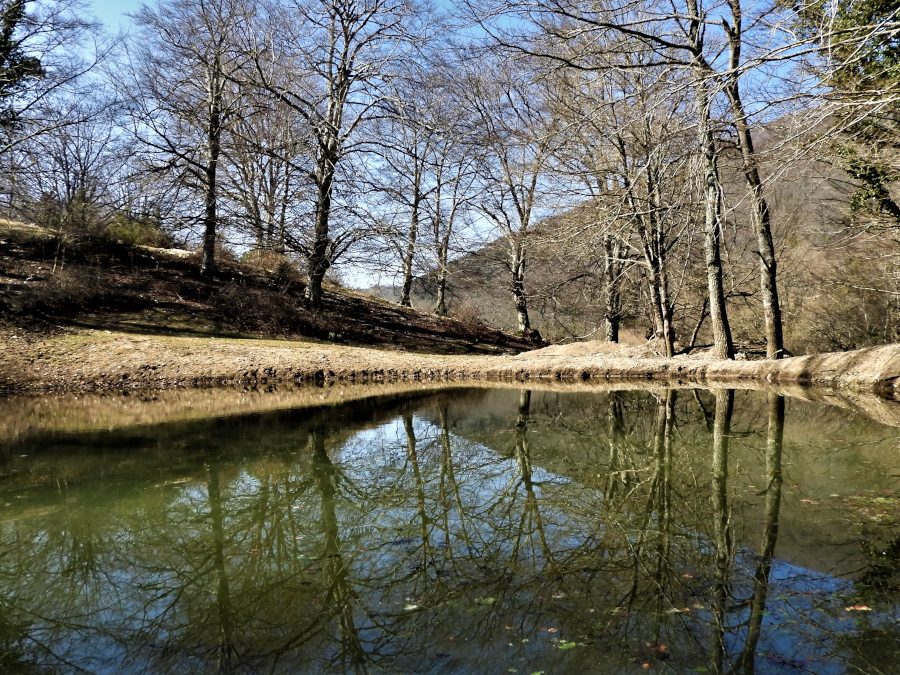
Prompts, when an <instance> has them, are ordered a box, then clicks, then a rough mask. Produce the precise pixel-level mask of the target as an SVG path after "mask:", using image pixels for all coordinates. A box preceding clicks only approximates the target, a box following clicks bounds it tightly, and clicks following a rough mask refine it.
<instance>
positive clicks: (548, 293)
mask: <svg viewBox="0 0 900 675" xmlns="http://www.w3.org/2000/svg"><path fill="white" fill-rule="evenodd" d="M786 137H789V134H788V133H787V132H782V133H777V134H776V133H774V132H773V133H766V134H760V136H759V139H758V143H759V146H760V152H761V157H762V170H763V174H764V176H765V177H766V179H767V188H768V190H769V192H768V199H769V204H770V207H771V210H772V223H773V227H774V235H775V238H776V248H777V251H778V255H779V260H780V271H779V278H780V289H779V290H780V293H781V300H782V304H783V314H784V320H785V334H786V338H787V341H788V347H789V348H790V349H791V350H792V351H793V352H794V353H804V352H820V351H834V350H845V349H854V348H859V347H864V346H870V345H874V344H881V343H884V342H891V341H894V342H896V341H898V340H900V285H898V284H900V274H898V272H897V270H898V265H900V228H894V229H890V228H888V229H885V228H876V227H869V226H867V224H866V223H865V220H864V218H859V217H855V216H854V215H853V214H851V212H850V208H849V202H850V196H851V194H852V193H853V191H854V190H855V186H854V183H853V181H852V180H851V179H850V177H849V176H848V175H847V174H846V173H844V172H843V171H841V170H840V169H839V168H837V167H836V166H835V165H834V164H832V163H830V162H829V161H827V160H826V159H824V158H823V154H822V153H821V152H819V153H818V154H815V156H812V154H807V155H803V154H801V153H799V152H796V151H794V150H792V149H791V148H789V147H787V145H784V144H782V142H781V141H780V140H779V139H781V138H786ZM721 168H722V180H723V184H724V192H725V199H726V206H727V209H728V212H727V225H726V231H725V249H724V253H723V257H724V258H725V262H726V268H727V272H726V284H727V291H728V293H729V296H730V297H729V310H730V313H731V320H732V329H733V331H734V334H735V339H736V341H737V342H738V343H739V344H741V345H746V346H747V347H748V348H751V350H752V347H753V345H758V344H760V343H762V341H763V335H764V333H763V315H762V308H761V303H760V301H759V298H758V288H759V279H758V272H757V265H758V262H757V257H756V252H755V251H756V242H755V238H754V236H753V234H752V228H751V226H750V223H749V216H748V210H747V209H748V205H747V199H746V198H745V195H746V187H745V185H744V183H743V178H742V176H741V174H740V171H739V165H738V160H737V158H736V156H735V155H734V153H733V152H729V153H725V154H724V155H723V157H722V165H721ZM565 222H566V221H565V217H564V216H560V217H557V218H555V219H553V220H552V221H550V222H547V223H542V224H541V225H539V226H538V227H536V228H535V229H534V232H533V236H532V237H531V238H530V240H529V260H528V268H527V276H526V290H527V291H528V293H529V303H530V307H529V308H530V313H531V320H532V324H533V325H535V327H536V328H538V329H539V330H540V331H541V333H542V334H543V335H544V337H546V338H549V339H551V340H554V341H558V340H563V339H578V338H584V337H585V336H591V337H598V334H597V330H598V328H600V327H602V325H603V316H604V311H605V300H604V294H603V287H602V276H601V275H602V261H603V248H602V245H601V243H600V241H599V240H598V237H597V236H596V234H592V233H591V230H590V229H589V228H584V227H581V228H579V227H577V226H572V222H570V223H569V226H566V225H565ZM596 231H597V228H596V227H595V228H593V232H596ZM678 246H681V247H683V248H681V249H680V250H679V249H677V248H676V249H675V260H676V263H675V268H674V269H673V271H672V284H673V289H672V290H673V292H674V293H676V294H677V296H676V300H675V321H676V334H677V336H678V337H679V338H680V339H682V340H684V341H686V340H687V339H688V338H689V337H690V335H691V333H692V331H693V329H694V327H695V326H696V323H697V320H698V317H699V315H700V312H701V308H702V307H703V298H704V295H705V293H706V290H705V285H706V282H705V276H704V275H705V272H704V270H703V251H702V239H700V237H699V235H697V234H695V235H694V236H693V238H690V237H689V236H688V235H685V236H684V237H683V239H682V240H681V241H680V242H679V244H678ZM685 256H687V257H685ZM632 257H634V258H639V255H638V254H637V253H636V252H635V253H634V254H632ZM506 258H507V252H506V242H505V241H503V240H502V239H501V240H497V241H494V242H491V243H489V244H487V245H486V246H484V247H483V248H481V249H480V250H478V251H475V252H473V253H470V254H468V255H465V256H462V257H460V258H458V259H457V260H456V261H455V262H454V263H453V265H452V269H451V274H450V287H449V297H450V299H451V301H450V306H451V313H455V314H457V315H465V316H474V317H477V318H479V319H480V320H482V321H485V322H487V323H489V324H490V325H492V326H494V327H497V328H506V329H509V328H510V327H512V326H514V325H515V309H514V305H513V300H512V294H511V293H510V292H509V289H508V287H509V283H508V281H507V277H508V272H507V271H506V270H505V267H504V264H505V260H506ZM624 284H625V287H624V297H625V320H624V323H623V325H624V328H625V331H624V335H625V338H626V339H630V340H631V341H633V342H636V341H638V340H643V339H644V337H645V336H646V334H647V332H648V329H649V328H650V327H651V324H652V322H651V320H650V318H649V316H647V315H646V314H645V312H646V310H645V307H646V305H647V303H646V301H645V300H644V298H643V297H642V293H646V290H645V288H644V283H643V280H642V269H641V266H640V265H635V266H633V267H632V268H631V270H630V271H629V272H628V274H627V275H626V279H625V280H624ZM813 288H814V289H817V291H816V292H815V293H811V292H810V289H813ZM417 290H418V292H419V294H420V298H419V302H420V303H421V304H422V305H423V306H428V303H430V301H431V299H430V298H431V296H430V291H431V289H430V288H429V283H428V276H427V275H426V276H424V277H422V278H421V279H420V280H419V284H418V285H417ZM706 330H708V322H707V324H706V325H704V326H703V329H702V330H701V333H700V336H699V343H700V344H703V343H709V342H711V338H710V336H709V335H707V334H706Z"/></svg>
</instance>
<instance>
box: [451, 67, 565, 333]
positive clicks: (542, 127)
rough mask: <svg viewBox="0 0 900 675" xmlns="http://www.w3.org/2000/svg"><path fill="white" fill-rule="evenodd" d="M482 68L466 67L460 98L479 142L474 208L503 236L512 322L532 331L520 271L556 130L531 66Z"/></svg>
mask: <svg viewBox="0 0 900 675" xmlns="http://www.w3.org/2000/svg"><path fill="white" fill-rule="evenodd" d="M490 70H491V71H492V72H490V73H487V72H486V70H485V69H484V68H483V65H482V68H481V69H479V72H477V73H476V72H472V71H470V72H469V73H468V74H467V77H466V79H465V81H464V83H463V86H464V87H465V91H466V97H465V100H466V102H467V103H468V105H470V106H471V107H472V109H473V111H474V112H475V114H476V115H477V116H478V125H479V126H478V132H477V137H476V138H475V142H476V143H477V144H478V145H479V146H480V147H481V153H482V155H481V158H480V159H481V161H480V166H479V185H480V187H481V189H482V196H481V198H480V200H479V202H478V204H477V209H478V211H479V212H480V213H481V214H482V215H483V216H484V218H486V219H487V220H488V221H489V222H490V223H491V224H492V225H493V226H494V227H495V228H496V229H497V231H498V232H499V233H500V235H501V236H502V237H503V238H504V240H505V242H506V246H507V253H508V258H507V260H506V268H507V270H508V272H509V275H510V290H511V291H512V296H513V301H514V303H515V308H516V317H517V327H518V330H519V332H520V333H522V334H523V335H526V336H528V335H532V334H533V331H532V328H531V321H530V319H529V316H528V292H527V290H526V284H525V273H526V268H527V264H528V246H529V237H530V235H531V233H532V229H533V227H534V226H535V225H536V224H537V222H538V221H539V220H540V218H541V217H542V215H544V216H545V215H547V214H548V213H549V210H547V205H546V204H544V203H542V202H545V201H546V195H547V193H548V192H549V191H548V189H547V181H548V180H549V178H550V171H549V169H550V158H551V156H552V153H553V151H554V149H555V147H556V145H557V144H558V143H559V142H560V134H561V131H560V129H559V124H558V120H556V119H555V117H554V114H553V110H552V109H551V108H550V107H549V106H548V105H546V101H545V99H544V96H543V95H542V91H541V87H540V85H539V83H538V82H536V81H535V80H534V79H533V78H532V75H533V73H532V72H529V70H527V69H523V68H521V67H520V66H519V64H515V63H502V62H499V61H497V62H494V63H492V67H491V68H490Z"/></svg>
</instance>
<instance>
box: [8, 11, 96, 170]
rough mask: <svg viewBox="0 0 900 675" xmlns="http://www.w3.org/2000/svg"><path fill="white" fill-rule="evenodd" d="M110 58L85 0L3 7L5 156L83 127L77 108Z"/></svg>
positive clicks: (88, 93)
mask: <svg viewBox="0 0 900 675" xmlns="http://www.w3.org/2000/svg"><path fill="white" fill-rule="evenodd" d="M107 55H108V45H106V44H103V42H102V41H101V38H100V31H99V28H98V26H97V24H96V23H94V22H93V21H91V20H90V18H89V17H88V15H87V13H86V10H85V2H83V0H3V1H2V2H0V155H4V154H6V153H8V152H9V151H11V150H13V149H14V148H15V147H16V146H17V145H18V144H20V143H24V142H27V141H28V140H30V139H32V138H35V137H37V136H40V135H41V134H43V133H46V132H47V131H52V130H54V129H58V128H60V127H63V126H66V125H67V124H74V123H78V122H80V121H83V118H82V117H80V116H79V114H78V113H79V111H80V110H81V109H80V108H79V107H78V106H77V105H76V102H77V101H78V100H79V99H81V98H82V97H90V96H91V94H92V93H93V91H94V90H92V89H91V88H90V87H91V86H92V84H91V83H89V82H88V78H87V77H86V76H87V75H88V74H89V73H90V72H91V71H92V70H93V69H94V68H95V67H96V66H97V65H98V64H99V63H100V62H101V61H102V60H103V59H104V58H105V57H106V56H107ZM93 85H94V86H95V85H96V83H93Z"/></svg>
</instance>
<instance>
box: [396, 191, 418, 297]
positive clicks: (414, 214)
mask: <svg viewBox="0 0 900 675" xmlns="http://www.w3.org/2000/svg"><path fill="white" fill-rule="evenodd" d="M416 182H417V183H418V179H416ZM420 201H421V196H420V195H419V188H418V185H416V187H415V195H414V196H413V203H412V211H411V212H410V218H409V232H408V233H407V236H406V251H405V252H404V254H403V290H402V292H401V293H400V304H401V305H402V306H404V307H412V299H411V298H410V295H411V294H412V282H413V261H414V259H415V255H416V238H417V237H418V236H419V202H420Z"/></svg>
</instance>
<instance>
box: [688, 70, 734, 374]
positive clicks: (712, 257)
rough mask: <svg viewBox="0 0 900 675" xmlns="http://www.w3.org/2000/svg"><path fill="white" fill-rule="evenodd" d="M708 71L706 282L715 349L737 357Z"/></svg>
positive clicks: (704, 103)
mask: <svg viewBox="0 0 900 675" xmlns="http://www.w3.org/2000/svg"><path fill="white" fill-rule="evenodd" d="M705 74H706V73H705V72H704V70H703V69H697V71H696V76H697V78H698V81H697V84H696V91H697V108H698V114H699V120H698V121H699V125H698V126H699V129H700V142H701V147H702V150H703V181H704V190H705V201H706V213H705V223H704V249H705V252H706V282H707V286H708V288H709V318H710V323H711V324H712V331H713V353H714V354H715V355H716V356H717V357H718V358H720V359H733V358H734V343H733V341H732V338H731V326H730V324H729V322H728V309H727V306H726V302H725V284H724V281H723V274H722V252H721V244H720V240H721V236H722V194H721V185H720V182H719V166H718V151H717V148H716V142H715V139H714V138H713V135H712V129H711V128H710V126H711V125H710V111H709V106H710V101H709V90H708V89H707V85H706V82H705V80H704V77H705Z"/></svg>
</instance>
